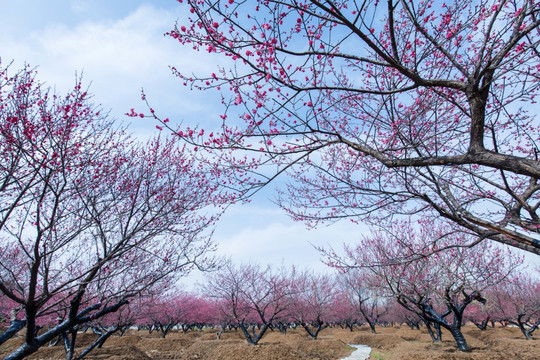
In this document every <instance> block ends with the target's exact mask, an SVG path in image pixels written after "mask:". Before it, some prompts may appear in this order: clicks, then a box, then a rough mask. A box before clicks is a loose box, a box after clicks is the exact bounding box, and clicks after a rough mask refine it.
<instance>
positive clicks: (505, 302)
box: [492, 272, 540, 340]
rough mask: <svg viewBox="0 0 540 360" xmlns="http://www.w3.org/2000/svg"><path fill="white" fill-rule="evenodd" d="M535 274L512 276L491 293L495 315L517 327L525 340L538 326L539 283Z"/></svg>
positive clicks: (539, 323)
mask: <svg viewBox="0 0 540 360" xmlns="http://www.w3.org/2000/svg"><path fill="white" fill-rule="evenodd" d="M535 275H536V274H534V273H533V274H527V273H525V272H522V273H517V274H513V276H511V277H509V278H508V279H507V280H506V281H504V282H503V283H502V284H501V285H500V286H497V288H496V289H494V291H492V297H493V300H494V306H495V313H496V314H497V316H498V317H499V318H500V319H501V320H504V321H506V322H508V323H510V324H512V325H515V326H517V327H518V328H519V329H520V330H521V332H522V333H523V336H524V337H525V339H527V340H532V334H533V332H534V331H535V330H536V329H538V327H539V326H540V281H539V280H538V277H537V276H536V277H535Z"/></svg>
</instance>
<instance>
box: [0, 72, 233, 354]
mask: <svg viewBox="0 0 540 360" xmlns="http://www.w3.org/2000/svg"><path fill="white" fill-rule="evenodd" d="M0 85H1V86H0V106H1V108H2V109H1V111H0V120H1V123H0V136H1V141H0V152H1V154H2V155H1V160H0V161H1V166H0V168H1V170H0V171H1V174H0V175H1V177H0V183H1V184H2V186H0V204H1V205H0V214H1V221H0V237H1V247H2V251H1V254H0V291H1V292H2V294H3V295H4V296H5V297H7V298H9V299H10V300H11V301H13V302H14V303H16V304H17V306H20V307H21V308H22V309H23V314H24V316H23V320H24V321H25V322H26V335H25V340H24V343H23V345H21V346H20V347H19V348H18V349H16V350H15V351H13V353H11V354H10V355H8V356H7V358H6V359H21V358H23V357H25V356H28V355H29V354H31V353H33V352H35V351H36V350H37V349H38V348H39V347H40V346H42V345H44V344H46V343H47V342H49V341H50V340H52V339H55V338H57V337H58V336H59V335H61V334H65V333H66V332H74V331H76V328H77V327H78V326H80V325H81V324H84V323H87V322H90V321H95V320H96V319H99V318H101V317H103V316H105V315H107V314H109V313H111V312H115V311H116V310H118V309H119V308H121V307H122V306H124V305H126V304H127V303H128V299H129V298H132V297H134V296H138V295H140V294H144V293H147V292H148V291H149V290H151V289H152V287H153V286H154V285H155V284H157V283H159V282H161V281H164V280H167V279H171V277H173V276H174V277H175V278H177V277H178V276H182V274H187V273H188V272H189V271H190V270H191V269H192V268H193V267H194V266H199V267H200V268H203V269H204V268H207V267H211V266H213V265H214V264H213V261H212V258H211V256H209V251H211V250H212V249H213V244H212V242H211V239H210V235H211V228H212V225H213V224H214V222H215V220H216V219H217V217H218V216H219V214H220V213H221V211H222V209H221V208H220V205H223V204H226V203H229V202H230V201H231V200H232V199H233V195H230V194H225V193H221V192H220V190H219V186H218V182H219V179H218V178H217V176H218V175H217V174H215V173H214V174H212V173H211V172H210V171H206V170H205V169H204V168H203V167H202V164H200V163H197V162H196V161H195V159H193V157H192V156H190V154H189V153H190V151H189V149H188V148H186V146H185V145H182V144H180V143H179V142H178V140H177V139H174V138H173V139H161V138H159V137H157V138H154V139H152V140H150V141H149V142H148V143H147V144H138V143H135V142H133V141H130V140H129V139H128V138H127V137H126V136H125V135H124V134H123V131H122V130H121V129H116V128H115V127H114V124H113V122H112V120H110V119H108V118H107V116H105V115H103V114H102V112H101V111H100V110H99V109H97V108H95V107H94V106H93V105H92V104H91V103H90V102H89V94H88V93H87V92H86V91H84V89H83V88H82V86H81V83H80V81H78V82H77V83H76V86H75V87H74V89H73V90H71V91H70V92H69V93H68V94H67V95H66V96H64V97H60V96H58V95H54V94H51V93H50V92H49V91H48V90H46V89H44V88H43V86H42V85H40V84H39V83H38V82H37V81H35V72H34V71H32V70H31V69H24V70H22V71H20V72H18V73H16V74H15V75H14V76H8V73H7V69H5V68H2V83H1V84H0ZM169 283H170V282H169ZM62 307H63V308H64V312H63V313H64V317H63V318H61V319H59V320H60V321H59V323H56V324H55V326H53V327H52V328H50V329H49V330H47V331H45V332H44V333H41V334H39V335H37V328H38V326H39V322H40V318H43V317H45V316H47V315H49V314H52V313H57V314H58V313H60V312H61V311H60V310H59V308H62Z"/></svg>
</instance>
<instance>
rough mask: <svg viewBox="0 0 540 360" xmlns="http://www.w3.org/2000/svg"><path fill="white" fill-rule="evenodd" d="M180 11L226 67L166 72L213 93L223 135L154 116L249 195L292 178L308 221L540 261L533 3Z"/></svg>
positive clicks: (193, 4)
mask: <svg viewBox="0 0 540 360" xmlns="http://www.w3.org/2000/svg"><path fill="white" fill-rule="evenodd" d="M180 2H181V3H182V5H181V6H184V7H187V9H188V10H189V12H190V14H191V15H190V19H189V20H188V21H187V22H186V23H182V24H177V25H176V26H175V27H174V29H172V30H171V31H170V32H169V33H168V34H169V35H170V36H171V37H172V38H174V39H176V40H177V41H178V42H179V43H180V44H182V45H184V46H189V47H192V48H194V49H196V50H198V51H204V52H209V53H212V54H215V56H217V57H220V59H222V60H224V61H226V63H227V64H230V65H227V66H225V67H222V68H219V69H216V71H215V72H213V73H211V74H194V75H193V74H191V72H190V69H175V68H173V70H174V72H175V74H176V75H177V76H178V77H179V78H180V79H181V80H182V82H183V83H184V84H185V85H186V86H190V87H192V88H197V89H203V90H217V91H220V92H221V94H222V102H223V105H224V111H223V114H222V115H221V118H219V119H216V120H217V121H218V122H219V124H221V125H220V126H221V130H220V131H219V133H218V132H215V131H214V132H209V131H207V132H206V133H205V132H204V131H200V130H199V129H197V130H194V127H193V126H192V127H191V128H187V129H186V128H182V129H176V128H173V127H172V125H170V124H171V123H169V122H168V119H165V120H162V119H161V118H159V117H158V116H157V115H156V114H155V113H154V112H153V111H152V116H154V117H155V118H156V119H158V120H161V125H158V126H160V128H163V127H167V128H169V129H171V130H173V131H174V132H175V133H176V134H178V135H179V136H182V137H183V138H184V139H186V140H188V141H190V142H192V143H194V144H196V145H197V146H199V147H201V148H205V149H206V150H208V151H212V153H213V154H214V157H213V158H214V159H216V158H217V159H218V160H219V163H220V164H221V166H222V167H229V168H235V169H236V170H237V172H238V180H239V184H240V186H245V188H244V189H246V188H247V189H248V190H249V191H248V193H251V192H252V191H256V190H257V189H258V188H260V186H262V185H264V184H266V183H268V182H269V181H271V180H272V179H274V178H275V176H276V175H278V174H281V173H282V172H288V174H289V175H290V179H291V184H290V186H289V187H288V188H287V190H284V191H283V192H282V193H281V194H280V204H281V205H282V206H283V207H284V208H285V209H286V210H287V211H288V212H289V213H290V214H291V215H292V216H293V217H294V218H296V219H298V220H303V221H306V222H308V223H309V224H313V225H315V224H317V223H319V222H320V221H334V220H338V219H342V218H351V219H352V220H354V221H356V220H357V219H358V218H359V217H360V216H362V217H364V218H365V219H367V220H372V221H373V222H380V221H381V219H384V218H386V217H388V216H389V215H392V214H405V215H410V214H418V213H421V214H422V216H429V217H437V218H441V217H442V218H444V219H447V220H448V221H450V222H453V223H456V224H458V225H459V226H461V227H463V228H466V229H468V230H469V231H471V232H472V233H475V234H477V235H478V236H479V237H480V238H482V239H483V238H489V239H492V240H496V241H499V242H501V243H505V244H509V245H512V246H515V247H518V248H521V249H524V250H527V251H530V252H533V253H536V254H538V253H540V242H539V241H538V232H539V225H540V224H539V221H538V213H537V211H538V205H539V200H540V199H539V184H538V178H539V176H540V162H539V161H538V148H539V147H538V141H539V135H540V131H539V127H538V121H537V120H536V118H535V111H534V107H535V106H537V105H535V104H536V97H537V95H538V88H539V81H538V80H539V74H540V73H539V70H540V61H539V60H540V53H539V52H538V50H537V49H538V43H539V41H540V32H539V26H540V16H539V12H540V4H539V3H538V1H533V0H509V1H503V0H490V1H485V0H483V1H477V2H475V3H471V2H470V1H466V0H454V1H446V2H440V1H412V0H411V1H406V0H402V1H400V0H387V1H379V0H372V1H363V2H353V1H344V0H328V1H309V0H306V1H292V0H288V1H271V0H268V1H266V0H265V1H262V0H259V1H233V0H231V1H213V0H206V1H189V0H188V1H180ZM134 114H135V115H137V114H136V113H134ZM195 127H196V126H195ZM216 150H218V151H216ZM224 150H226V151H224ZM250 153H251V154H254V155H253V156H251V155H249V154H250ZM246 154H247V155H246ZM262 165H267V166H270V167H271V170H268V169H265V168H264V167H262Z"/></svg>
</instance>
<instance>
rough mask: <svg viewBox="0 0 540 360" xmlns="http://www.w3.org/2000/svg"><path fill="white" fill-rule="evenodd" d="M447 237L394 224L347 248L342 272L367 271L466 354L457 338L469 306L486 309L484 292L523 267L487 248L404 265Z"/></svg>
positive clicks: (441, 254)
mask: <svg viewBox="0 0 540 360" xmlns="http://www.w3.org/2000/svg"><path fill="white" fill-rule="evenodd" d="M448 233H449V231H448V230H446V229H437V228H435V227H432V226H429V225H428V224H425V226H423V227H422V230H421V231H420V230H415V229H414V227H412V225H411V224H410V223H397V224H395V225H394V227H393V228H391V229H388V231H382V230H381V231H379V232H376V233H375V234H374V235H373V236H372V237H367V238H365V239H364V241H363V242H362V243H361V244H360V245H358V246H357V247H348V248H346V255H345V256H344V258H342V260H343V262H342V263H341V265H340V266H341V267H342V268H345V269H346V268H347V267H349V268H355V267H358V264H363V265H367V266H368V269H369V270H371V272H372V274H373V275H374V276H375V278H376V279H377V282H375V283H373V284H376V286H378V287H379V289H380V290H381V291H384V292H386V294H387V295H389V296H392V297H394V298H395V299H396V300H397V302H398V303H399V304H400V305H401V306H403V307H404V308H406V309H407V310H409V311H411V312H413V313H415V314H416V315H418V316H419V317H420V319H422V320H423V321H424V322H425V323H426V325H429V324H434V325H436V326H440V327H443V328H445V329H446V330H448V331H449V332H450V333H451V335H452V336H453V338H454V340H455V341H456V344H457V346H458V349H459V350H461V351H469V347H468V345H467V342H466V340H465V337H464V336H463V334H462V332H461V327H462V325H463V315H464V312H465V310H466V309H467V307H468V306H469V305H470V304H471V303H472V302H473V301H479V302H482V303H485V301H486V300H485V299H484V298H483V296H482V293H483V292H484V290H486V289H487V288H489V287H491V286H494V285H497V284H500V283H501V282H502V281H503V280H504V279H505V278H506V277H507V276H508V275H509V274H510V273H511V272H512V271H513V270H515V269H516V267H517V266H518V265H519V264H520V263H521V261H520V260H519V259H518V258H516V257H515V256H514V255H512V253H510V252H509V250H508V249H501V248H500V247H496V246H493V245H494V244H490V243H486V242H483V243H480V244H479V245H476V246H475V247H473V248H461V247H458V248H452V249H450V250H447V251H443V252H437V253H435V254H431V256H425V257H423V258H422V259H421V260H419V259H415V260H414V261H410V260H408V259H409V255H410V254H419V253H422V251H424V252H428V253H429V252H430V249H429V248H426V244H431V243H432V241H431V239H432V238H434V237H440V236H441V234H448ZM446 236H450V235H446ZM452 236H453V237H455V238H454V239H449V240H448V241H452V242H455V243H458V244H459V243H460V242H462V243H466V242H468V241H469V240H468V239H459V238H460V237H465V236H466V235H463V234H460V233H454V234H453V235H452ZM404 239H406V240H404ZM347 263H348V264H349V265H347ZM430 334H431V335H432V337H433V339H434V341H435V340H438V339H440V337H438V336H437V335H435V334H432V332H431V331H430ZM434 335H435V336H434ZM439 335H440V333H439Z"/></svg>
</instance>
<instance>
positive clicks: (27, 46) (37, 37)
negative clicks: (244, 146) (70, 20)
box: [0, 2, 221, 128]
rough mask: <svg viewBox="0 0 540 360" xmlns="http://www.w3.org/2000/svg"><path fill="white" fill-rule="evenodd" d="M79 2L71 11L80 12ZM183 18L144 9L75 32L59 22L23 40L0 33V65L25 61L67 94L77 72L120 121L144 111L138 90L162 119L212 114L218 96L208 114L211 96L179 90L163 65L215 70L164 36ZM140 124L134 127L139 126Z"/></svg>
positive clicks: (201, 57)
mask: <svg viewBox="0 0 540 360" xmlns="http://www.w3.org/2000/svg"><path fill="white" fill-rule="evenodd" d="M85 4H87V3H85V2H81V3H80V4H79V5H77V7H78V8H79V10H81V11H82V10H83V6H87V5H85ZM181 15H182V14H181V13H180V12H178V11H173V10H164V9H157V8H155V7H153V6H149V5H145V6H141V7H139V8H138V9H137V10H135V11H134V12H132V13H131V14H129V15H128V16H126V17H125V18H122V19H119V20H116V21H103V22H99V23H96V22H85V23H81V24H79V25H77V26H75V27H68V26H66V25H64V24H57V25H54V26H49V27H47V28H45V29H41V30H39V31H34V32H32V33H31V34H29V35H27V36H26V37H25V38H23V39H1V35H0V40H2V42H3V43H4V45H3V53H2V54H3V55H2V56H3V61H4V62H5V61H7V60H10V59H15V60H16V66H17V67H20V66H22V64H23V62H28V63H29V64H31V65H33V66H38V69H39V74H40V75H39V78H40V79H41V80H44V81H46V82H47V83H48V84H49V85H51V86H52V85H54V86H56V87H57V89H58V90H59V91H61V92H62V91H66V90H67V89H69V88H70V86H72V85H73V83H74V77H75V73H76V72H79V73H80V72H81V71H82V72H83V73H84V79H85V81H86V83H89V82H92V86H91V92H92V93H94V94H95V100H96V102H98V103H101V104H103V106H104V107H105V108H106V109H108V108H112V114H113V115H114V116H115V117H119V118H120V117H122V115H123V114H124V113H126V112H128V111H129V109H130V108H131V107H135V108H139V109H140V110H145V109H144V106H143V104H142V102H141V101H140V91H141V88H144V89H145V92H146V93H147V94H148V96H149V100H150V101H151V102H152V105H153V106H154V107H155V108H156V109H157V110H158V111H161V112H162V113H163V114H164V115H165V116H172V115H174V116H175V117H176V118H183V117H185V118H186V119H188V118H196V119H201V118H204V117H206V116H214V115H215V116H217V113H218V112H219V111H220V110H221V108H220V104H219V100H218V99H217V98H216V99H214V100H217V101H213V102H212V103H213V104H216V107H215V110H214V111H212V106H209V102H208V100H209V98H212V95H211V94H202V93H199V92H193V91H190V90H189V89H186V88H184V87H183V86H182V85H181V82H180V81H179V80H178V79H177V78H175V77H174V76H173V75H172V74H171V72H170V69H169V65H174V66H176V67H177V68H179V69H182V68H186V69H187V68H189V69H190V70H195V71H197V69H198V70H200V71H201V72H205V73H207V72H209V71H210V72H212V71H215V68H216V66H217V64H216V63H215V61H216V60H217V58H213V57H211V56H208V54H204V53H195V52H194V51H193V50H191V49H189V48H188V47H183V46H181V45H180V44H177V43H176V42H175V40H173V39H172V38H170V37H165V36H164V35H163V34H164V33H165V32H167V31H168V30H170V29H171V28H172V26H173V25H174V23H175V21H176V20H177V18H179V17H181ZM203 113H204V114H205V115H201V114H203ZM140 121H141V120H139V122H138V124H136V126H135V128H138V127H140ZM154 125H155V124H153V123H152V124H149V125H148V126H147V128H154Z"/></svg>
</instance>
